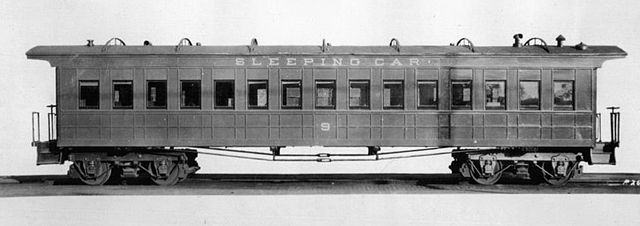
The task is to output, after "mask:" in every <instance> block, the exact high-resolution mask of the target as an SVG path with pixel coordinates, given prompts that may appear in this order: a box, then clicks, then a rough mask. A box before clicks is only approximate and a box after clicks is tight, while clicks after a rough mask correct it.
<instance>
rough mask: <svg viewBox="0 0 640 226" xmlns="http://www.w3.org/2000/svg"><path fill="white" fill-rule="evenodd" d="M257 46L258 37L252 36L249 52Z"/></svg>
mask: <svg viewBox="0 0 640 226" xmlns="http://www.w3.org/2000/svg"><path fill="white" fill-rule="evenodd" d="M256 46H258V39H256V38H252V39H251V44H250V45H249V46H247V48H249V52H253V51H254V50H255V49H256Z"/></svg>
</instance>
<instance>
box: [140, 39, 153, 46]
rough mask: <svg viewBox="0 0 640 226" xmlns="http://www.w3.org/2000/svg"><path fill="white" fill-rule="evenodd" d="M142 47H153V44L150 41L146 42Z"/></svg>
mask: <svg viewBox="0 0 640 226" xmlns="http://www.w3.org/2000/svg"><path fill="white" fill-rule="evenodd" d="M142 45H144V46H152V45H153V44H152V43H151V42H150V41H149V40H144V42H143V43H142Z"/></svg>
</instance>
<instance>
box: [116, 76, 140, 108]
mask: <svg viewBox="0 0 640 226" xmlns="http://www.w3.org/2000/svg"><path fill="white" fill-rule="evenodd" d="M117 82H129V83H130V84H129V85H131V106H116V102H115V95H116V83H117ZM111 88H112V89H111V101H112V102H111V104H112V105H111V107H112V108H113V109H119V110H121V109H133V106H134V102H135V97H134V88H133V80H113V81H111Z"/></svg>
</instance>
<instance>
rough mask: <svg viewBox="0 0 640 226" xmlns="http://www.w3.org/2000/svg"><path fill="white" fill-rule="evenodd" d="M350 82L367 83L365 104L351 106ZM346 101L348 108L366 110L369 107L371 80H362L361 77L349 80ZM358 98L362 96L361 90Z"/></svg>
mask: <svg viewBox="0 0 640 226" xmlns="http://www.w3.org/2000/svg"><path fill="white" fill-rule="evenodd" d="M352 83H366V84H367V89H368V92H367V105H365V106H351V84H352ZM348 89H349V90H348V94H347V95H348V102H349V109H358V110H368V109H371V80H362V79H354V80H349V84H348ZM360 98H362V92H360Z"/></svg>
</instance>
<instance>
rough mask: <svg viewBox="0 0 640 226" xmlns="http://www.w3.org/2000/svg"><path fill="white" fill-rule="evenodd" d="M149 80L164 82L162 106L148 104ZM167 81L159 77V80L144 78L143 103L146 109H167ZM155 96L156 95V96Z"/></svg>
mask: <svg viewBox="0 0 640 226" xmlns="http://www.w3.org/2000/svg"><path fill="white" fill-rule="evenodd" d="M151 82H161V83H164V92H165V95H164V106H150V105H149V104H150V103H151V102H150V101H149V94H150V93H149V89H150V88H151V87H150V86H149V83H151ZM168 84H169V83H168V81H167V80H163V79H159V80H146V83H145V98H144V100H145V105H146V109H167V108H168V105H169V85H168ZM156 95H157V94H156ZM156 98H157V97H156Z"/></svg>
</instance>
